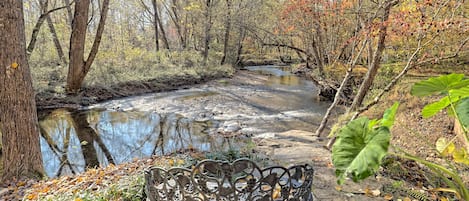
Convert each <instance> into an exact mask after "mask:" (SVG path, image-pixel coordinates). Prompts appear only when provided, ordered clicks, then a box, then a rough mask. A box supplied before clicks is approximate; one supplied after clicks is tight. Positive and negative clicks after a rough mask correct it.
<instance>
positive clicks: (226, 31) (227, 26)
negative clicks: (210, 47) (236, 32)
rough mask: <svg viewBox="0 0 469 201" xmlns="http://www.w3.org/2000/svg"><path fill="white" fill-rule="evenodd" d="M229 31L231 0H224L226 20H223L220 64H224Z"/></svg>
mask: <svg viewBox="0 0 469 201" xmlns="http://www.w3.org/2000/svg"><path fill="white" fill-rule="evenodd" d="M230 31H231V0H226V19H225V38H224V41H223V56H222V58H221V64H222V65H223V64H225V60H226V54H227V52H228V45H229V41H230Z"/></svg>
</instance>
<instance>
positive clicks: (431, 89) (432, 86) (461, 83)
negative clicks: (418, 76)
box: [411, 74, 469, 96]
mask: <svg viewBox="0 0 469 201" xmlns="http://www.w3.org/2000/svg"><path fill="white" fill-rule="evenodd" d="M463 78H464V74H449V75H442V76H440V77H436V78H429V79H428V80H424V81H420V82H418V83H416V84H414V86H412V90H411V94H412V95H414V96H427V95H431V94H434V93H447V92H448V91H449V90H451V89H459V88H461V87H465V86H468V85H469V80H463Z"/></svg>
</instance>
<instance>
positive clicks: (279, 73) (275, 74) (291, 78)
mask: <svg viewBox="0 0 469 201" xmlns="http://www.w3.org/2000/svg"><path fill="white" fill-rule="evenodd" d="M245 68H246V69H247V70H250V71H257V72H260V73H261V74H265V75H270V76H269V79H268V80H267V81H266V85H268V86H273V85H286V86H300V85H303V84H304V83H303V80H301V79H300V78H299V77H298V76H296V75H293V74H292V73H290V70H291V67H290V66H269V65H268V66H247V67H245Z"/></svg>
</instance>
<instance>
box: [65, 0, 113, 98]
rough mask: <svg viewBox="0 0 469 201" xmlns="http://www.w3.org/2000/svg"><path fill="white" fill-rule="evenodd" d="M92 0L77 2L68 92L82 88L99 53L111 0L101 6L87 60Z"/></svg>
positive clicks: (105, 0)
mask: <svg viewBox="0 0 469 201" xmlns="http://www.w3.org/2000/svg"><path fill="white" fill-rule="evenodd" d="M89 7H90V0H80V1H77V2H76V3H75V14H74V18H73V23H72V35H71V37H70V53H69V54H70V55H69V57H70V65H69V68H68V76H67V87H66V90H67V92H68V93H72V94H74V93H77V92H78V90H80V88H81V85H82V83H83V80H84V79H85V76H86V74H87V73H88V72H89V70H90V68H91V64H92V63H93V61H94V59H95V58H96V54H97V53H98V49H99V44H100V43H101V37H102V35H103V32H104V25H105V23H106V17H107V11H108V10H109V0H104V1H103V4H102V8H101V17H100V19H99V24H98V29H97V31H96V36H95V39H94V42H93V46H92V47H91V51H90V53H89V55H88V58H87V59H86V61H85V60H84V53H85V39H86V28H87V22H88V21H87V20H88V10H89Z"/></svg>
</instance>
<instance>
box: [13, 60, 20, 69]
mask: <svg viewBox="0 0 469 201" xmlns="http://www.w3.org/2000/svg"><path fill="white" fill-rule="evenodd" d="M18 66H19V64H18V63H16V62H13V63H12V64H11V68H13V69H16V68H18Z"/></svg>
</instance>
